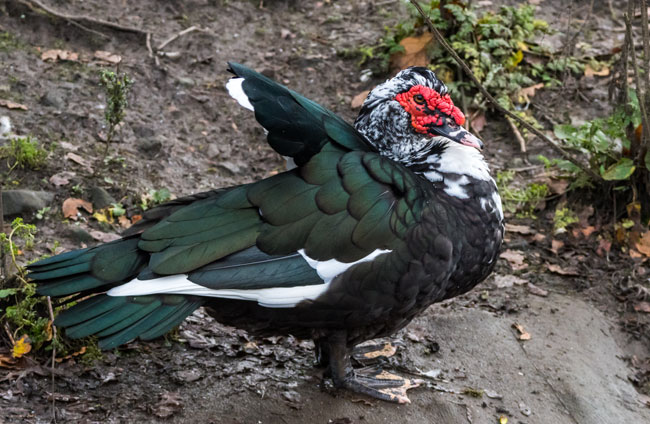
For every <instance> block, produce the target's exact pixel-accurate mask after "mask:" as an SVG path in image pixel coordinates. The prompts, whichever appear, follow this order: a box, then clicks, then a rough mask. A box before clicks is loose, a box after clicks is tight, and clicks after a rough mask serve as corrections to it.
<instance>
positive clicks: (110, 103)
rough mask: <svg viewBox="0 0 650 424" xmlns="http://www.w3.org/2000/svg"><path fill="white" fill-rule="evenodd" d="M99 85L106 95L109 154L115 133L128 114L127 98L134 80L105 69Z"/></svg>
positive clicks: (101, 73)
mask: <svg viewBox="0 0 650 424" xmlns="http://www.w3.org/2000/svg"><path fill="white" fill-rule="evenodd" d="M99 84H100V85H101V86H102V87H103V88H104V93H105V95H106V109H105V110H104V119H105V120H106V125H107V127H108V131H107V133H106V152H108V147H109V146H110V143H111V141H112V140H113V137H114V136H115V132H116V130H117V128H118V126H119V125H120V123H121V122H122V120H123V119H124V116H125V114H126V107H127V105H128V102H127V100H126V97H127V94H128V93H129V90H130V89H131V86H132V85H133V80H132V79H131V78H129V77H128V75H126V74H118V73H115V72H113V71H108V70H106V69H103V70H102V71H101V72H100V79H99Z"/></svg>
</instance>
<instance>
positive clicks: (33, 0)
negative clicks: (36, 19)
mask: <svg viewBox="0 0 650 424" xmlns="http://www.w3.org/2000/svg"><path fill="white" fill-rule="evenodd" d="M17 1H18V2H19V3H21V4H24V5H25V6H27V7H29V8H30V9H32V10H34V8H35V7H37V8H39V9H42V10H44V11H45V12H47V13H49V14H50V15H52V16H55V17H57V18H60V19H63V20H66V21H68V22H70V23H71V24H74V25H80V24H79V22H85V23H88V24H93V25H100V26H104V27H107V28H111V29H115V30H118V31H122V32H131V33H134V34H140V35H143V36H146V35H147V31H144V30H142V29H140V28H134V27H130V26H125V25H120V24H116V23H115V22H110V21H105V20H103V19H97V18H93V17H91V16H86V15H70V14H67V13H63V12H59V11H57V10H54V9H53V8H51V7H50V6H47V5H45V4H43V3H42V2H41V1H40V0H17ZM82 28H83V29H85V30H90V29H89V28H86V27H82ZM90 31H93V30H90ZM93 32H95V31H93ZM95 33H97V34H98V35H101V36H102V37H108V36H107V35H105V34H101V33H98V32H95Z"/></svg>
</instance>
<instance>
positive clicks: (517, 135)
mask: <svg viewBox="0 0 650 424" xmlns="http://www.w3.org/2000/svg"><path fill="white" fill-rule="evenodd" d="M506 121H508V123H509V124H510V128H511V129H512V132H513V134H514V135H515V138H516V139H517V141H518V142H519V149H520V150H521V153H526V140H525V139H524V136H523V135H521V132H519V128H517V126H516V125H515V123H514V122H512V119H510V117H508V116H506Z"/></svg>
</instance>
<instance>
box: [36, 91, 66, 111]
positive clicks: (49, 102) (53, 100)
mask: <svg viewBox="0 0 650 424" xmlns="http://www.w3.org/2000/svg"><path fill="white" fill-rule="evenodd" d="M40 103H41V104H42V105H43V106H50V107H53V108H55V109H62V108H63V96H61V94H60V93H58V92H56V91H48V92H46V93H45V94H43V96H41V100H40Z"/></svg>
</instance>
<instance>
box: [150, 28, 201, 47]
mask: <svg viewBox="0 0 650 424" xmlns="http://www.w3.org/2000/svg"><path fill="white" fill-rule="evenodd" d="M192 31H202V29H201V28H199V27H197V26H191V27H189V28H185V29H184V30H182V31H181V32H179V33H177V34H174V35H172V36H171V37H169V38H168V39H166V40H165V41H163V42H162V43H160V45H159V46H158V48H157V49H156V51H160V50H162V49H164V48H165V47H167V44H169V43H171V42H172V41H174V40H176V39H177V38H178V37H182V36H183V35H185V34H189V33H190V32H192Z"/></svg>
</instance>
